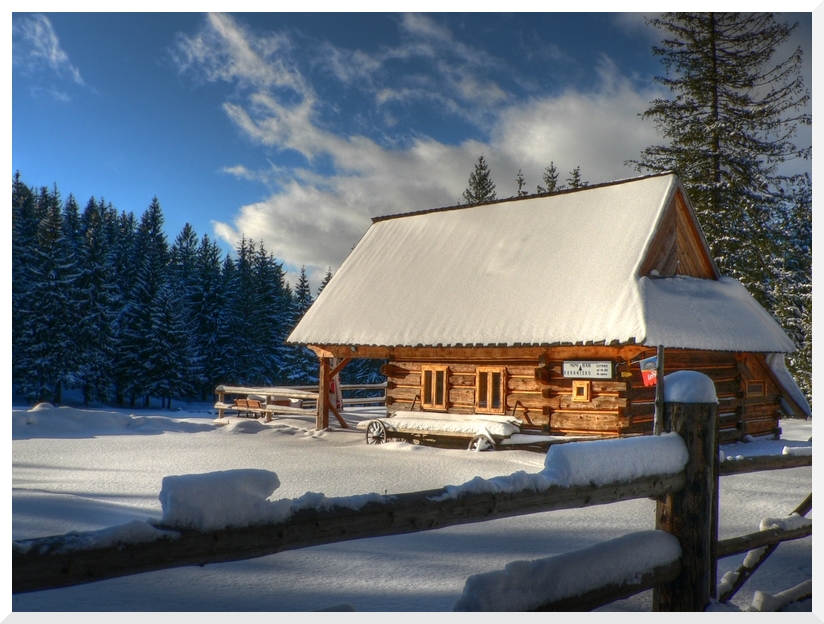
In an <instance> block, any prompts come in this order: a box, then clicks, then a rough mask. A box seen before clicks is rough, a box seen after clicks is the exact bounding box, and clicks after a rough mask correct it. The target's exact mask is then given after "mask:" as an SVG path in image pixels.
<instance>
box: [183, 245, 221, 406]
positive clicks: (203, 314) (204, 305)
mask: <svg viewBox="0 0 824 624" xmlns="http://www.w3.org/2000/svg"><path fill="white" fill-rule="evenodd" d="M220 256H221V253H220V248H219V247H218V245H217V243H216V242H214V241H212V240H210V239H209V236H208V235H207V234H204V235H203V238H202V239H201V240H200V244H199V245H198V248H197V252H196V255H195V268H194V279H193V284H194V289H193V293H192V302H191V314H192V317H193V318H194V319H195V327H194V330H193V331H194V343H195V351H196V353H197V356H198V357H199V358H200V361H199V363H200V374H199V376H198V380H197V382H198V388H197V390H198V391H199V393H200V398H201V399H206V398H207V397H209V396H211V395H212V393H213V392H214V389H215V387H216V386H217V385H219V383H220V382H221V381H222V379H221V366H222V354H223V346H222V344H221V337H222V336H223V335H224V331H223V324H224V323H225V321H226V319H225V316H224V315H223V309H224V307H225V306H226V293H225V292H224V290H223V280H222V275H221V259H220ZM229 381H230V380H228V379H227V380H226V382H227V383H228V382H229Z"/></svg>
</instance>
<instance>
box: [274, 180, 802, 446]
mask: <svg viewBox="0 0 824 624" xmlns="http://www.w3.org/2000/svg"><path fill="white" fill-rule="evenodd" d="M288 342H290V343H293V344H302V345H306V346H307V347H309V348H310V349H312V350H313V351H314V352H315V353H316V354H317V355H318V357H319V359H320V371H321V374H320V377H321V387H324V383H325V380H327V379H328V378H329V375H330V373H332V372H334V370H330V362H333V360H332V358H335V359H336V360H338V361H340V364H338V366H337V370H340V367H341V366H343V365H345V363H346V362H348V361H349V360H350V359H351V358H379V359H385V360H387V363H386V364H385V365H384V366H383V369H382V372H383V373H384V374H385V375H386V378H387V390H386V409H387V414H388V415H389V416H391V415H392V414H393V413H395V412H397V411H400V410H402V411H409V410H412V411H431V412H449V413H453V414H464V415H466V417H467V418H471V417H472V415H473V414H507V415H515V416H516V417H518V418H519V419H521V420H522V421H523V422H524V423H525V427H526V428H533V429H535V430H538V431H543V432H548V433H552V434H559V435H564V434H599V435H613V436H625V435H637V434H647V433H652V430H653V416H654V400H655V387H654V386H645V385H644V383H643V380H642V370H641V365H640V361H641V360H643V359H646V358H649V357H651V356H654V355H656V353H657V352H658V348H659V347H663V349H664V351H663V352H664V354H665V356H664V358H663V359H664V373H665V374H668V373H670V372H673V371H676V370H684V369H687V370H697V371H700V372H702V373H705V374H706V375H708V376H709V377H710V378H712V380H713V381H714V382H715V385H716V393H717V395H718V399H719V416H720V426H719V427H720V431H719V440H720V441H722V442H728V441H732V440H736V439H741V438H743V437H744V436H745V435H748V434H749V435H754V436H755V435H765V434H774V435H778V434H779V433H780V428H779V419H780V418H781V417H787V416H791V417H806V416H808V415H810V407H809V404H808V403H807V401H806V399H805V397H804V395H803V393H802V392H801V391H800V390H799V388H798V386H797V384H796V383H795V381H794V380H793V379H792V377H791V375H790V374H789V373H788V371H787V369H786V368H785V366H784V354H787V353H791V352H793V351H794V350H795V346H794V345H793V343H792V341H791V340H790V339H789V337H788V336H787V335H786V333H785V332H784V331H783V330H782V328H781V327H780V326H779V324H778V323H777V322H776V321H775V319H774V318H773V317H772V316H771V315H770V314H769V313H768V312H767V311H766V310H765V309H764V308H763V307H762V306H761V305H759V304H758V303H757V302H756V300H755V299H754V298H753V297H752V296H751V295H750V294H749V293H748V292H747V291H746V289H745V288H744V287H743V286H742V285H741V284H740V283H739V282H738V281H737V280H735V279H732V278H729V277H724V276H721V275H720V273H719V270H718V267H717V265H716V263H715V262H714V260H713V258H712V255H711V253H710V250H709V247H708V245H707V242H706V239H705V237H704V234H703V232H702V230H701V227H700V226H699V223H698V220H697V218H696V215H695V212H694V210H693V208H692V206H691V204H690V201H689V198H688V197H687V194H686V192H685V189H684V187H683V185H682V183H681V182H680V180H679V179H678V177H677V176H676V175H675V174H672V173H664V174H656V175H650V176H644V177H640V178H633V179H628V180H620V181H616V182H611V183H606V184H599V185H595V186H588V187H584V188H581V189H575V190H565V191H560V192H555V193H551V194H543V195H530V196H525V197H518V198H512V199H507V200H500V201H495V202H490V203H485V204H479V205H470V206H453V207H448V208H440V209H434V210H424V211H419V212H410V213H406V214H395V215H390V216H385V217H377V218H374V219H373V223H372V225H371V226H370V228H369V229H368V230H367V231H366V233H365V234H364V236H363V238H362V239H361V241H360V242H359V243H358V244H357V246H356V247H355V248H354V249H353V251H352V252H351V254H350V255H349V257H348V258H347V259H346V261H345V262H344V263H343V265H342V266H341V267H340V269H339V270H338V272H337V274H336V275H335V276H334V278H333V279H332V280H331V281H330V283H329V284H328V285H327V286H326V287H325V289H324V290H323V292H322V293H321V294H320V296H319V297H318V299H317V301H315V303H314V304H313V305H312V307H311V308H310V309H309V310H308V311H307V313H306V314H305V315H304V317H303V319H302V320H301V321H300V323H299V324H298V326H297V327H296V328H295V330H294V331H293V332H292V334H291V335H290V336H289V339H288ZM334 368H335V367H334V365H333V366H332V369H334ZM320 394H321V397H323V396H324V395H325V393H324V392H321V393H320ZM321 403H323V401H321ZM329 410H330V406H327V405H321V404H319V406H318V422H317V425H318V428H326V426H328V415H329ZM331 410H332V411H333V412H334V411H335V410H334V406H331ZM336 415H337V416H339V414H336Z"/></svg>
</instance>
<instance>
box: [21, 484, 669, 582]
mask: <svg viewBox="0 0 824 624" xmlns="http://www.w3.org/2000/svg"><path fill="white" fill-rule="evenodd" d="M684 484H685V476H684V473H683V472H681V473H678V474H675V475H668V476H654V477H643V478H640V479H635V480H633V481H630V482H628V483H618V484H610V485H603V486H599V487H596V486H584V487H569V488H563V487H558V486H552V487H549V488H548V489H546V490H544V491H536V490H534V489H530V488H529V487H527V488H525V489H523V490H520V491H517V492H497V493H490V492H486V493H478V492H466V493H464V494H462V495H460V496H458V497H457V498H446V499H444V500H438V498H439V497H441V496H444V495H446V494H447V490H446V489H445V488H444V489H437V490H429V491H424V492H411V493H407V494H396V495H391V496H382V497H380V501H375V502H369V503H367V504H366V505H364V506H363V507H362V508H360V509H357V510H355V509H351V508H346V507H338V506H335V501H334V499H331V500H330V501H329V506H328V507H326V508H324V509H314V508H312V509H298V510H297V511H295V512H294V514H293V515H292V516H291V517H290V518H289V519H288V520H286V521H283V522H278V523H273V524H265V525H257V526H250V527H241V528H226V529H221V530H218V531H208V532H199V531H193V530H176V529H174V528H173V527H164V526H157V528H159V529H164V530H171V531H173V533H172V537H171V538H170V539H158V540H156V541H154V542H144V543H140V544H130V543H117V544H115V545H108V546H105V547H90V548H86V549H83V550H72V549H68V550H67V546H68V545H70V544H72V543H78V542H82V541H84V536H85V537H86V539H87V540H91V539H92V535H91V534H83V533H72V534H69V535H61V536H54V537H45V538H38V539H33V540H25V541H21V542H17V545H16V546H13V548H12V593H22V592H31V591H40V590H44V589H54V588H58V587H68V586H72V585H79V584H83V583H90V582H93V581H99V580H103V579H107V578H116V577H121V576H127V575H131V574H140V573H143V572H151V571H153V570H163V569H167V568H176V567H182V566H190V565H197V566H202V565H205V564H207V563H222V562H227V561H239V560H243V559H251V558H255V557H263V556H266V555H272V554H274V553H278V552H283V551H287V550H294V549H297V548H305V547H309V546H318V545H320V544H329V543H335V542H344V541H348V540H354V539H362V538H365V537H379V536H385V535H402V534H406V533H417V532H420V531H426V530H431V529H438V528H442V527H447V526H455V525H460V524H468V523H473V522H483V521H487V520H493V519H497V518H509V517H513V516H518V515H525V514H531V513H539V512H545V511H553V510H558V509H577V508H581V507H588V506H590V505H602V504H606V503H614V502H617V501H622V500H630V499H636V498H649V497H653V496H661V495H664V494H669V493H672V492H676V491H678V490H680V489H682V488H683V487H684ZM92 533H93V532H92Z"/></svg>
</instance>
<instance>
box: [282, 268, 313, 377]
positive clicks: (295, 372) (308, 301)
mask: <svg viewBox="0 0 824 624" xmlns="http://www.w3.org/2000/svg"><path fill="white" fill-rule="evenodd" d="M310 307H312V289H311V287H310V285H309V278H308V277H307V275H306V267H303V266H302V267H301V268H300V274H299V276H298V282H297V284H295V289H294V293H293V295H292V317H291V323H290V326H289V331H290V332H291V330H292V329H294V328H295V327H296V326H297V324H298V323H299V322H300V319H301V318H303V315H304V314H306V311H307V310H308V309H309V308H310ZM286 371H287V376H288V380H289V383H293V384H300V385H304V384H311V383H316V382H317V379H318V358H317V356H316V355H315V354H314V353H312V352H311V351H310V350H309V349H307V348H306V347H304V346H301V345H290V346H289V347H288V351H287V356H286Z"/></svg>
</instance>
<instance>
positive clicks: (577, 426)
mask: <svg viewBox="0 0 824 624" xmlns="http://www.w3.org/2000/svg"><path fill="white" fill-rule="evenodd" d="M627 425H629V421H627V419H625V418H624V417H622V416H618V415H617V414H600V413H596V412H592V413H586V412H553V413H552V415H551V416H550V417H549V426H550V428H551V429H553V430H556V429H557V430H565V429H571V430H575V431H616V432H617V431H619V430H620V429H621V428H622V427H626V426H627Z"/></svg>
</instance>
